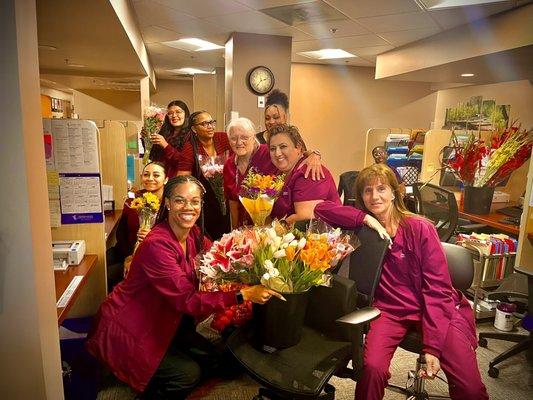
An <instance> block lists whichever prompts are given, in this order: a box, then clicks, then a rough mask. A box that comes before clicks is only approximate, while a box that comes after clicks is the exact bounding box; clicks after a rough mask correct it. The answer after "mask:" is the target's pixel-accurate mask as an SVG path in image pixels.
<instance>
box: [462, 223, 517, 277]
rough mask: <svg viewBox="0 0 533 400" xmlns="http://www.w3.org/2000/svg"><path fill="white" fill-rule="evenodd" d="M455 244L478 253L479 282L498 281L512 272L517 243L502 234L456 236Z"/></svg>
mask: <svg viewBox="0 0 533 400" xmlns="http://www.w3.org/2000/svg"><path fill="white" fill-rule="evenodd" d="M457 244H460V245H462V246H463V247H466V248H467V249H470V250H474V251H476V252H478V253H479V256H480V262H481V263H482V264H483V265H481V267H482V274H481V276H479V275H478V274H476V276H477V277H478V278H481V281H489V280H500V279H503V278H504V277H506V276H507V275H509V274H511V273H512V272H513V265H514V256H515V255H516V249H517V246H518V241H517V240H516V239H513V238H510V237H509V236H507V235H504V234H490V235H488V234H484V233H472V234H470V235H466V234H459V235H457Z"/></svg>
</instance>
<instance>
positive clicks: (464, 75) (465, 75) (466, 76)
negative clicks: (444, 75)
mask: <svg viewBox="0 0 533 400" xmlns="http://www.w3.org/2000/svg"><path fill="white" fill-rule="evenodd" d="M461 76H462V77H463V78H469V77H471V76H474V74H470V73H469V74H461Z"/></svg>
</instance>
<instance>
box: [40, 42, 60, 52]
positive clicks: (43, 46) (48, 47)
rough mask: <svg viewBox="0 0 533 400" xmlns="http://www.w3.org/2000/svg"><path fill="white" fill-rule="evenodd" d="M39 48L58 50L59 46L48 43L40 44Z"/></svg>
mask: <svg viewBox="0 0 533 400" xmlns="http://www.w3.org/2000/svg"><path fill="white" fill-rule="evenodd" d="M39 50H51V51H54V50H57V47H55V46H49V45H47V44H40V45H39Z"/></svg>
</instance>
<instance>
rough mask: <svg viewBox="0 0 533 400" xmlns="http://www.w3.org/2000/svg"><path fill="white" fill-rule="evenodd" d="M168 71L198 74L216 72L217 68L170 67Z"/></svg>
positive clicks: (212, 73) (181, 73)
mask: <svg viewBox="0 0 533 400" xmlns="http://www.w3.org/2000/svg"><path fill="white" fill-rule="evenodd" d="M167 71H168V72H172V73H175V74H180V75H196V74H211V75H214V74H215V70H203V69H198V68H177V69H168V70H167Z"/></svg>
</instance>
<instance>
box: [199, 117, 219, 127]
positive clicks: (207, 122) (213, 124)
mask: <svg viewBox="0 0 533 400" xmlns="http://www.w3.org/2000/svg"><path fill="white" fill-rule="evenodd" d="M216 123H217V120H216V119H212V120H211V121H203V122H198V123H197V124H196V125H202V126H203V127H204V128H207V127H208V126H209V125H211V126H215V124H216Z"/></svg>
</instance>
